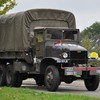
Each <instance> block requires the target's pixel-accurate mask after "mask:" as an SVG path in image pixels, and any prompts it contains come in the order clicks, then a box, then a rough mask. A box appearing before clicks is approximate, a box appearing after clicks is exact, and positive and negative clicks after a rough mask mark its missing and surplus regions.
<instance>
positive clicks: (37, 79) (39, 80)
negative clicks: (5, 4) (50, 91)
mask: <svg viewBox="0 0 100 100" xmlns="http://www.w3.org/2000/svg"><path fill="white" fill-rule="evenodd" d="M35 81H36V84H37V85H38V86H43V85H45V83H44V77H42V76H41V77H38V78H36V79H35Z"/></svg>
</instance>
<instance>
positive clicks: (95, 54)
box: [90, 52, 99, 59]
mask: <svg viewBox="0 0 100 100" xmlns="http://www.w3.org/2000/svg"><path fill="white" fill-rule="evenodd" d="M98 57H99V55H98V53H96V52H92V53H90V58H92V59H93V58H94V59H97V58H98Z"/></svg>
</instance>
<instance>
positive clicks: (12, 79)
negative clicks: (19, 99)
mask: <svg viewBox="0 0 100 100" xmlns="http://www.w3.org/2000/svg"><path fill="white" fill-rule="evenodd" d="M6 83H7V86H11V87H20V86H21V84H22V78H21V75H20V74H19V73H18V72H14V71H13V66H12V65H11V64H9V65H7V71H6Z"/></svg>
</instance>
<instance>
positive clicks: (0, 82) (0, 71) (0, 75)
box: [0, 65, 6, 86]
mask: <svg viewBox="0 0 100 100" xmlns="http://www.w3.org/2000/svg"><path fill="white" fill-rule="evenodd" d="M4 85H6V68H5V66H4V65H0V86H4Z"/></svg>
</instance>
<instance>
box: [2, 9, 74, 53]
mask: <svg viewBox="0 0 100 100" xmlns="http://www.w3.org/2000/svg"><path fill="white" fill-rule="evenodd" d="M35 27H69V28H76V24H75V17H74V15H73V14H72V13H70V12H67V11H61V10H53V9H32V10H28V11H25V12H19V13H16V14H9V15H1V16H0V52H5V51H8V52H10V51H16V52H17V51H25V50H27V49H29V48H31V43H30V35H29V34H30V31H33V30H34V28H35Z"/></svg>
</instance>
